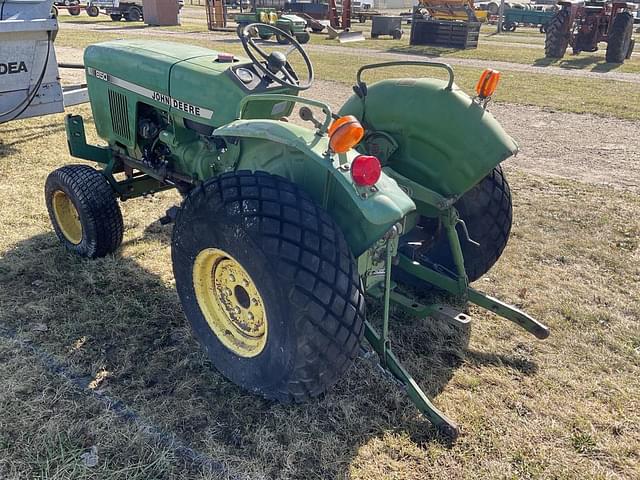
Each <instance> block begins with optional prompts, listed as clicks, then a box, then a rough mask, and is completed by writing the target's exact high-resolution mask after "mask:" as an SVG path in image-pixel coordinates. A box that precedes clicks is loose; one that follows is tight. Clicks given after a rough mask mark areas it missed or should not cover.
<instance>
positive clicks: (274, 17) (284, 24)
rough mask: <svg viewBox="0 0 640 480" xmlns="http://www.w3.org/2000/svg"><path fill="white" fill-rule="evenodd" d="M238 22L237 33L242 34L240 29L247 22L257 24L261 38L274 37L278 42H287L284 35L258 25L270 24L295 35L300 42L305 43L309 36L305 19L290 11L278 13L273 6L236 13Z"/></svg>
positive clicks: (247, 23)
mask: <svg viewBox="0 0 640 480" xmlns="http://www.w3.org/2000/svg"><path fill="white" fill-rule="evenodd" d="M235 20H236V23H237V24H238V27H237V32H238V35H242V30H243V29H244V28H245V27H246V26H247V25H249V24H252V23H255V24H258V27H256V28H258V33H259V36H260V38H261V39H262V40H270V39H271V38H272V37H273V36H275V37H276V40H277V41H278V43H288V39H287V38H286V36H284V35H281V34H280V33H277V32H276V33H274V30H273V29H269V28H262V27H261V26H260V25H271V26H274V27H276V28H277V29H278V30H280V31H283V32H285V33H288V34H289V35H291V36H293V37H295V39H296V40H297V41H298V42H300V43H307V42H308V41H309V40H310V39H311V36H310V35H309V32H307V21H306V20H305V19H304V18H301V17H299V16H297V15H293V14H290V13H285V14H280V15H279V14H278V12H277V11H276V9H275V8H271V7H268V8H264V7H254V8H253V9H252V11H251V12H248V13H238V14H236V16H235Z"/></svg>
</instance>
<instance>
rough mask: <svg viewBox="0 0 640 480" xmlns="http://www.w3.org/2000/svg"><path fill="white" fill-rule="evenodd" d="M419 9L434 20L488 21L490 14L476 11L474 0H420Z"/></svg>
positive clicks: (484, 11)
mask: <svg viewBox="0 0 640 480" xmlns="http://www.w3.org/2000/svg"><path fill="white" fill-rule="evenodd" d="M417 8H419V9H421V10H422V9H424V10H426V11H427V13H428V15H429V17H430V18H433V19H434V20H451V21H453V20H458V21H461V22H486V21H487V13H488V12H487V11H486V10H476V9H475V7H474V4H473V0H420V1H419V3H418V7H417Z"/></svg>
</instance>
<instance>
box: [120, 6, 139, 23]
mask: <svg viewBox="0 0 640 480" xmlns="http://www.w3.org/2000/svg"><path fill="white" fill-rule="evenodd" d="M124 19H125V21H126V22H139V21H141V20H142V10H140V9H139V8H138V7H131V8H130V9H129V10H128V11H127V13H125V14H124Z"/></svg>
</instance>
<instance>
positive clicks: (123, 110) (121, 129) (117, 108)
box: [109, 90, 131, 140]
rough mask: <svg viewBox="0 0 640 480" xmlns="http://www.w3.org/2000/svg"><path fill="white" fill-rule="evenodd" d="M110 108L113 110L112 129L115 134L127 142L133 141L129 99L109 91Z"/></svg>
mask: <svg viewBox="0 0 640 480" xmlns="http://www.w3.org/2000/svg"><path fill="white" fill-rule="evenodd" d="M109 108H110V109H111V127H112V129H113V133H115V134H116V135H118V136H120V137H122V138H123V139H125V140H131V132H130V130H129V109H128V108H127V97H125V96H124V95H123V94H122V93H118V92H114V91H113V90H109Z"/></svg>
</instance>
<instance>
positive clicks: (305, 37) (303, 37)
mask: <svg viewBox="0 0 640 480" xmlns="http://www.w3.org/2000/svg"><path fill="white" fill-rule="evenodd" d="M296 40H297V41H298V43H301V44H303V45H304V44H305V43H309V40H311V35H309V32H304V33H300V34H296Z"/></svg>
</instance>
